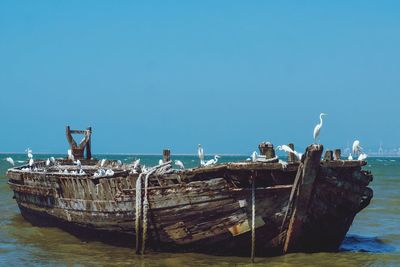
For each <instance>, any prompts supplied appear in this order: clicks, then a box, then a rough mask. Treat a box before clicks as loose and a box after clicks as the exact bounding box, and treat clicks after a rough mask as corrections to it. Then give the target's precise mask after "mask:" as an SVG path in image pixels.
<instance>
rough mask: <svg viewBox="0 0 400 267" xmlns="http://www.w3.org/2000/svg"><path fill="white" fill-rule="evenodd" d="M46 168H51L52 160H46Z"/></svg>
mask: <svg viewBox="0 0 400 267" xmlns="http://www.w3.org/2000/svg"><path fill="white" fill-rule="evenodd" d="M46 166H47V167H48V166H50V159H47V160H46Z"/></svg>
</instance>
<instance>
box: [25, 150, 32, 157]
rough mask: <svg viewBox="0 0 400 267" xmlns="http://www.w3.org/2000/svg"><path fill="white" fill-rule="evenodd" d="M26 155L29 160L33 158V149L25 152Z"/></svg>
mask: <svg viewBox="0 0 400 267" xmlns="http://www.w3.org/2000/svg"><path fill="white" fill-rule="evenodd" d="M25 152H26V154H27V155H28V159H32V158H33V154H32V149H30V148H28V149H26V150H25Z"/></svg>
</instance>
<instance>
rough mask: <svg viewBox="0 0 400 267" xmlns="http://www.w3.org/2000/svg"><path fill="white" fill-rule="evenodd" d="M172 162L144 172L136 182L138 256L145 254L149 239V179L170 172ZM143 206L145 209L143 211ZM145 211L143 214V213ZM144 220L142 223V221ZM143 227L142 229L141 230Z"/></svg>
mask: <svg viewBox="0 0 400 267" xmlns="http://www.w3.org/2000/svg"><path fill="white" fill-rule="evenodd" d="M170 164H171V161H168V162H165V163H163V164H160V165H157V166H154V167H153V168H151V169H149V170H148V171H147V172H142V173H141V174H140V175H139V177H138V179H137V180H136V205H135V208H136V222H135V231H136V254H142V255H143V254H144V250H145V247H146V237H147V213H148V210H149V200H148V196H147V189H148V186H149V177H150V175H152V174H153V173H154V172H156V171H157V174H163V173H165V172H167V171H168V169H169V167H170V166H169V165H170ZM144 174H146V176H145V179H144V197H143V199H144V200H143V203H142V182H141V181H142V175H144ZM142 205H143V209H142ZM142 211H143V213H142ZM141 220H142V221H141ZM140 226H142V229H140ZM140 230H142V242H141V244H140V238H139V237H140Z"/></svg>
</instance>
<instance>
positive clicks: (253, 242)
mask: <svg viewBox="0 0 400 267" xmlns="http://www.w3.org/2000/svg"><path fill="white" fill-rule="evenodd" d="M255 191H256V181H255V177H254V176H252V177H251V261H252V262H254V256H255V248H256V192H255Z"/></svg>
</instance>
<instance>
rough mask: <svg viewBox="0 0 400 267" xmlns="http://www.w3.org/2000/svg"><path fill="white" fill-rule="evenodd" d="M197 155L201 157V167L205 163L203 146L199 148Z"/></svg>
mask: <svg viewBox="0 0 400 267" xmlns="http://www.w3.org/2000/svg"><path fill="white" fill-rule="evenodd" d="M197 154H198V155H199V160H200V165H201V166H203V165H204V164H205V162H204V151H203V148H202V147H201V144H199V145H198V146H197Z"/></svg>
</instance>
